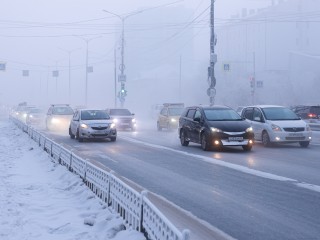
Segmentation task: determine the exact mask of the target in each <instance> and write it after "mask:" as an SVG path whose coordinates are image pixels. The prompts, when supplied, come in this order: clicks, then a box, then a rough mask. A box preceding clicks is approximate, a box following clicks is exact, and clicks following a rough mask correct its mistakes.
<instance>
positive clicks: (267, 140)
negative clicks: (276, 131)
mask: <svg viewBox="0 0 320 240" xmlns="http://www.w3.org/2000/svg"><path fill="white" fill-rule="evenodd" d="M262 144H263V146H265V147H270V145H271V142H270V137H269V134H268V133H267V132H266V131H264V132H263V133H262Z"/></svg>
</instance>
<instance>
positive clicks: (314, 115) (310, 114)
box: [308, 113, 317, 118]
mask: <svg viewBox="0 0 320 240" xmlns="http://www.w3.org/2000/svg"><path fill="white" fill-rule="evenodd" d="M308 117H309V118H316V117H317V115H316V114H314V113H309V114H308Z"/></svg>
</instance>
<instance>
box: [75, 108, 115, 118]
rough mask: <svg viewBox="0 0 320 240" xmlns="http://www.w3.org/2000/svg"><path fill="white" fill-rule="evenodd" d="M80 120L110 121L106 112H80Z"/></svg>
mask: <svg viewBox="0 0 320 240" xmlns="http://www.w3.org/2000/svg"><path fill="white" fill-rule="evenodd" d="M81 119H82V120H103V119H110V116H109V115H108V113H107V112H106V111H102V110H85V111H82V112H81Z"/></svg>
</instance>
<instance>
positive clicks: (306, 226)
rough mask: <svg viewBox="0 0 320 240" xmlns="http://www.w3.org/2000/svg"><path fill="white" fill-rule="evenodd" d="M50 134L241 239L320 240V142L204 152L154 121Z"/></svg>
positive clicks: (257, 144)
mask: <svg viewBox="0 0 320 240" xmlns="http://www.w3.org/2000/svg"><path fill="white" fill-rule="evenodd" d="M46 133H47V134H48V135H50V136H51V137H52V138H54V139H55V140H56V141H57V142H61V143H64V144H67V145H69V146H71V147H72V148H73V149H76V150H77V151H79V152H81V154H84V155H85V156H87V157H88V158H91V159H95V160H97V161H99V162H101V163H103V164H104V165H106V166H107V167H109V168H111V169H112V170H114V171H116V172H117V173H119V174H121V175H122V176H125V177H127V178H128V179H130V180H132V181H134V182H136V183H138V184H139V185H141V186H143V187H144V188H146V189H147V190H149V191H152V192H154V193H157V194H159V195H161V196H163V197H165V198H166V199H168V200H169V201H171V202H173V203H175V204H176V205H178V206H180V207H182V208H183V209H185V210H187V211H189V212H191V213H192V214H193V215H194V216H196V217H198V218H200V219H202V220H204V221H206V222H208V223H209V224H211V225H213V226H215V227H216V228H218V229H220V230H221V231H223V232H225V233H227V234H228V235H230V236H232V237H234V238H236V239H243V240H247V239H255V240H260V239H264V240H267V239H268V240H271V239H276V240H279V239H281V240H284V239H288V240H289V239H290V240H293V239H297V240H302V239H306V240H307V239H308V240H311V239H312V240H313V239H320V177H319V171H320V141H315V142H313V143H312V144H311V145H310V146H309V147H308V148H301V147H300V146H299V145H298V144H289V145H279V146H274V147H271V148H265V147H263V146H262V145H261V144H259V143H256V144H255V146H254V148H253V150H252V151H251V152H244V151H242V148H240V147H232V148H226V149H224V150H222V151H218V152H216V151H209V152H204V151H202V150H201V148H200V146H199V145H197V144H190V145H189V146H188V147H183V146H181V145H180V142H179V139H178V135H177V132H176V131H173V132H171V131H162V132H158V131H157V130H156V127H152V126H149V127H148V126H146V127H145V128H140V129H139V130H138V131H137V132H129V131H128V132H126V131H122V132H118V139H117V141H116V142H109V141H86V142H83V143H79V142H78V141H76V140H73V139H70V138H69V137H68V135H66V134H57V133H50V132H46ZM318 136H320V135H318V133H316V134H315V137H316V139H317V137H318ZM319 139H320V138H319Z"/></svg>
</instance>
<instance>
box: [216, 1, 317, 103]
mask: <svg viewBox="0 0 320 240" xmlns="http://www.w3.org/2000/svg"><path fill="white" fill-rule="evenodd" d="M319 11H320V1H314V0H286V1H284V0H279V1H273V4H272V6H270V7H268V8H264V9H258V10H247V9H243V11H242V16H240V17H238V18H236V16H235V17H234V18H232V19H230V20H229V21H228V23H227V24H224V25H221V26H219V28H218V29H217V34H218V45H217V54H218V61H219V62H218V63H217V67H216V68H217V75H218V79H219V83H220V87H221V88H222V89H223V91H224V92H227V91H231V92H232V93H233V94H232V95H233V96H236V98H238V99H237V100H236V101H237V102H238V104H240V105H246V104H251V103H252V102H254V103H272V104H286V105H291V104H298V103H304V102H315V101H317V103H320V99H319V89H320V68H319V65H320V44H319V42H320V34H319V27H320V15H319ZM225 63H228V64H230V69H231V71H228V72H226V71H224V69H223V66H224V64H225ZM252 77H255V81H256V82H257V81H260V83H261V82H262V85H261V84H260V86H261V87H260V88H259V87H257V85H255V88H254V89H252V87H251V86H250V79H251V78H252ZM237 89H241V90H242V91H239V92H237ZM252 90H254V98H252V96H251V95H252ZM287 93H290V94H289V95H288V94H287ZM303 93H307V94H303ZM229 96H230V94H229Z"/></svg>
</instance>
